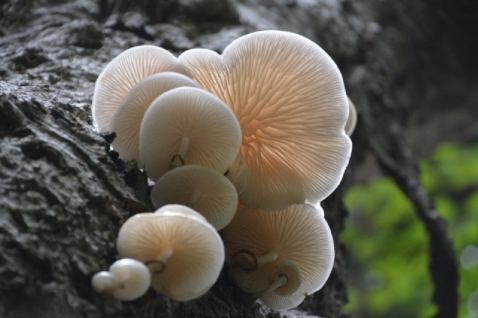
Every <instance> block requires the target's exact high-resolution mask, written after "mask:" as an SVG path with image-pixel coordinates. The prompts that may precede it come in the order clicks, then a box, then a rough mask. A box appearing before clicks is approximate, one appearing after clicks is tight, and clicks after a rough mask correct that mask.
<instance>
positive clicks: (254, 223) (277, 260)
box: [222, 204, 334, 310]
mask: <svg viewBox="0 0 478 318" xmlns="http://www.w3.org/2000/svg"><path fill="white" fill-rule="evenodd" d="M222 236H223V239H224V244H225V245H226V248H227V251H228V262H229V263H230V264H231V273H232V275H233V278H234V280H235V282H236V284H237V285H238V286H239V287H240V288H241V289H243V290H244V291H246V292H249V293H252V294H257V293H259V292H261V291H264V290H267V289H268V286H269V284H270V277H271V275H272V276H273V273H274V271H275V270H276V267H277V266H279V264H281V262H283V261H288V262H293V263H294V264H295V265H296V266H297V267H298V269H299V271H298V272H299V273H300V274H301V276H302V284H301V285H300V287H299V288H298V289H297V291H296V292H295V293H293V294H292V295H289V296H284V295H281V292H272V293H267V294H265V295H264V296H262V297H261V299H263V300H264V301H267V303H268V305H269V306H270V307H271V308H273V309H277V310H285V309H289V308H292V307H295V306H297V305H298V304H299V303H300V302H302V300H303V299H304V298H305V296H306V295H307V294H312V293H314V292H316V291H317V290H319V289H320V288H322V286H323V285H324V283H325V282H326V281H327V279H328V277H329V275H330V272H331V270H332V266H333V263H334V244H333V239H332V234H331V231H330V228H329V226H328V224H327V222H326V221H325V219H324V217H323V212H322V211H318V210H316V209H315V208H314V207H312V206H309V205H307V204H297V205H292V206H290V207H288V208H287V209H285V210H282V211H278V212H264V211H261V210H247V209H241V210H239V211H238V212H237V214H236V217H235V218H234V220H233V221H232V222H231V223H230V224H229V226H227V227H226V228H225V229H224V230H223V232H222ZM243 251H248V252H249V253H251V255H254V256H255V257H256V259H257V262H258V263H260V262H261V261H262V259H264V258H267V260H266V261H263V262H262V263H263V264H262V266H259V267H256V268H257V269H256V270H254V269H255V268H253V267H251V268H249V269H250V270H248V271H245V270H243V269H242V268H241V266H242V264H239V265H238V263H237V262H236V261H237V255H240V254H241V253H242V252H243ZM242 267H243V266H242ZM289 291H290V290H289ZM282 294H283V293H282Z"/></svg>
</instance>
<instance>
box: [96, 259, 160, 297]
mask: <svg viewBox="0 0 478 318" xmlns="http://www.w3.org/2000/svg"><path fill="white" fill-rule="evenodd" d="M91 284H92V286H93V289H94V290H95V291H96V292H97V293H106V294H110V295H112V296H113V297H115V298H118V299H120V300H124V301H129V300H134V299H137V298H139V297H141V296H143V295H144V294H145V293H146V291H147V290H148V288H149V286H151V273H150V272H149V269H148V267H146V265H144V264H143V263H141V262H139V261H137V260H134V259H128V258H124V259H121V260H119V261H116V262H114V263H113V265H111V267H110V270H109V272H106V271H103V272H99V273H97V274H96V275H95V276H93V279H92V281H91Z"/></svg>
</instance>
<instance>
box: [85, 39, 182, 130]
mask: <svg viewBox="0 0 478 318" xmlns="http://www.w3.org/2000/svg"><path fill="white" fill-rule="evenodd" d="M160 72H176V73H181V74H184V75H186V76H189V72H188V70H187V69H186V68H185V67H184V66H183V65H182V64H181V63H179V62H178V60H177V59H176V57H175V56H174V55H172V54H171V53H169V52H168V51H166V50H164V49H162V48H160V47H156V46H152V45H142V46H136V47H133V48H130V49H128V50H126V51H124V52H123V53H121V54H120V55H118V56H117V57H115V58H114V59H113V60H112V61H111V62H110V63H109V64H108V65H106V67H105V69H104V70H103V71H102V72H101V74H100V76H98V79H97V80H96V85H95V93H94V95H93V104H92V106H91V108H92V112H93V124H94V125H95V128H96V129H97V130H98V131H99V132H105V131H107V130H108V129H109V128H110V121H111V118H113V114H114V113H115V111H116V109H117V108H118V106H119V105H120V103H121V101H122V100H123V98H124V97H125V96H126V94H128V92H129V90H130V89H131V88H132V87H133V86H134V85H136V84H137V83H138V82H139V81H141V80H142V79H144V78H146V77H148V76H149V75H152V74H156V73H160Z"/></svg>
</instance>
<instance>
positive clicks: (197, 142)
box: [139, 87, 241, 180]
mask: <svg viewBox="0 0 478 318" xmlns="http://www.w3.org/2000/svg"><path fill="white" fill-rule="evenodd" d="M240 145H241V128H240V127H239V123H238V122H237V119H236V117H235V116H234V114H233V113H232V112H231V110H230V109H229V108H228V107H227V106H226V105H225V104H224V103H223V102H222V101H221V100H220V99H219V98H217V97H216V96H214V95H212V94H211V93H208V92H206V91H204V90H201V89H199V88H192V87H180V88H175V89H173V90H170V91H168V92H166V93H164V94H162V95H161V96H159V97H158V98H157V99H155V100H154V102H153V103H152V104H151V106H150V107H149V108H148V110H147V111H146V114H145V115H144V118H143V122H142V123H141V131H140V140H139V150H140V156H141V162H142V163H143V165H144V167H145V170H146V172H147V173H148V175H149V177H150V178H151V179H152V180H158V179H159V177H161V176H162V175H163V174H164V173H166V172H167V171H168V170H170V169H171V167H172V166H173V167H175V165H178V166H180V165H184V164H186V165H190V164H198V165H202V166H206V167H208V168H211V169H214V170H216V171H218V172H220V173H224V172H226V170H227V169H228V168H229V166H230V165H231V164H232V163H233V162H234V159H235V158H236V156H237V154H238V153H239V147H240Z"/></svg>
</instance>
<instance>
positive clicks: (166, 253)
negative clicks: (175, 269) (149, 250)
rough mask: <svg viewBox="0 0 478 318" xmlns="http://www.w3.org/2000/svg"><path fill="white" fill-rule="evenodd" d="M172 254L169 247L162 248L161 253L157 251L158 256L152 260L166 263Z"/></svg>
mask: <svg viewBox="0 0 478 318" xmlns="http://www.w3.org/2000/svg"><path fill="white" fill-rule="evenodd" d="M171 255H173V249H172V248H170V247H166V248H163V250H162V251H161V253H159V255H158V257H156V258H155V259H154V260H155V261H158V262H162V263H166V262H167V261H168V259H169V258H170V257H171Z"/></svg>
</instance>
